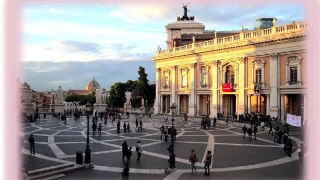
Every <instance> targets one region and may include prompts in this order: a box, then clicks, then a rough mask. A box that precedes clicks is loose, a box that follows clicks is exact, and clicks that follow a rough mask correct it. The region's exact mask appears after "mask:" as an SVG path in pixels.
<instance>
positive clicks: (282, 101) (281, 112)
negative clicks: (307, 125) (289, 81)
mask: <svg viewBox="0 0 320 180" xmlns="http://www.w3.org/2000/svg"><path fill="white" fill-rule="evenodd" d="M284 111H285V106H284V95H283V94H281V95H280V121H281V122H285V121H286V120H285V119H284V118H285V114H284Z"/></svg>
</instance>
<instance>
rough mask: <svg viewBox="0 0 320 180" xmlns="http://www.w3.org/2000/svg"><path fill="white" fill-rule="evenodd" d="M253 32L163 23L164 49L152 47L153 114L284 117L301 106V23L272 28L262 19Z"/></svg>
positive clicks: (192, 23)
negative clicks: (174, 108)
mask: <svg viewBox="0 0 320 180" xmlns="http://www.w3.org/2000/svg"><path fill="white" fill-rule="evenodd" d="M257 22H258V23H260V26H257V27H256V28H255V30H244V29H243V28H242V30H241V31H231V32H217V31H205V30H204V25H203V24H202V23H198V22H196V21H194V18H192V20H180V18H178V19H177V22H175V23H171V24H168V25H167V26H166V30H167V35H168V38H167V45H168V47H167V49H166V50H161V49H160V48H159V49H158V51H157V54H156V56H155V57H154V58H153V61H155V62H156V100H155V105H154V107H155V114H162V113H170V105H171V104H172V103H175V105H176V107H177V114H185V113H186V114H188V115H189V116H191V117H194V116H201V115H210V117H214V116H216V115H217V113H222V114H224V115H233V114H234V113H237V114H243V113H250V112H259V113H262V114H266V115H270V116H271V117H279V118H281V120H284V119H285V117H286V114H287V113H290V114H295V115H302V113H303V111H304V105H305V104H306V95H305V92H304V90H305V88H306V87H305V81H306V80H305V79H306V78H305V72H306V69H305V67H306V46H305V36H306V28H307V26H306V24H305V23H302V22H294V23H292V24H288V25H283V26H276V19H273V18H261V19H258V20H257Z"/></svg>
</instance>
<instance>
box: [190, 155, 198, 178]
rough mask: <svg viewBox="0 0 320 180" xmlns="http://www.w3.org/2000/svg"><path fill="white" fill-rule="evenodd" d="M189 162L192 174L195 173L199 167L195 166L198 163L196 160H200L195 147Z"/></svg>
mask: <svg viewBox="0 0 320 180" xmlns="http://www.w3.org/2000/svg"><path fill="white" fill-rule="evenodd" d="M189 162H190V163H191V174H194V173H195V172H196V170H197V168H196V167H195V164H196V162H198V158H197V155H196V153H195V151H194V150H193V149H192V150H191V154H190V157H189Z"/></svg>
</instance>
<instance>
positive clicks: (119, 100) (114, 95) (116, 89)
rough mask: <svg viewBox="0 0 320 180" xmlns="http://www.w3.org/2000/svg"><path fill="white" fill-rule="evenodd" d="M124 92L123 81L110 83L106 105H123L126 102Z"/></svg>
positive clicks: (124, 85)
mask: <svg viewBox="0 0 320 180" xmlns="http://www.w3.org/2000/svg"><path fill="white" fill-rule="evenodd" d="M125 92H126V84H125V83H121V82H116V83H115V84H114V85H112V86H111V88H110V92H109V93H110V95H109V98H108V105H110V106H111V107H123V104H124V103H125V102H126V97H125Z"/></svg>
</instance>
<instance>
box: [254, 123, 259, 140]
mask: <svg viewBox="0 0 320 180" xmlns="http://www.w3.org/2000/svg"><path fill="white" fill-rule="evenodd" d="M257 132H258V128H257V126H256V125H254V126H253V134H254V140H256V139H257Z"/></svg>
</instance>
